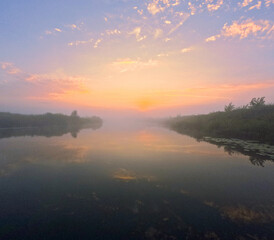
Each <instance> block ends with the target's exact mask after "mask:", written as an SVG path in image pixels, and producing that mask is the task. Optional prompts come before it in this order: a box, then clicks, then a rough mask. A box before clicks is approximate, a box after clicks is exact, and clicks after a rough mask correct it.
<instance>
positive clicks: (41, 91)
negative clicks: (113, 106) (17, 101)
mask: <svg viewBox="0 0 274 240" xmlns="http://www.w3.org/2000/svg"><path fill="white" fill-rule="evenodd" d="M0 65H1V69H2V70H3V71H4V72H5V73H6V74H8V75H10V76H11V77H15V80H16V81H17V82H18V83H25V84H26V85H24V86H25V87H27V88H31V89H32V95H31V96H29V95H26V96H25V97H27V98H30V97H42V98H51V97H52V96H57V95H58V96H61V95H62V96H63V97H64V96H65V95H66V94H72V93H74V94H82V93H85V92H89V88H88V87H87V83H88V82H89V81H90V79H88V78H86V77H83V76H77V75H76V76H70V75H67V74H65V73H64V72H63V71H62V70H58V71H55V72H52V73H44V74H40V73H39V74H38V73H27V72H24V71H22V70H21V69H19V68H17V67H15V66H14V64H13V63H9V62H1V63H0ZM6 84H9V83H8V82H7V83H6ZM13 84H16V83H14V82H13ZM21 90H22V94H24V89H21ZM25 94H26V93H25Z"/></svg>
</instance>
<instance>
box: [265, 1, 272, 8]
mask: <svg viewBox="0 0 274 240" xmlns="http://www.w3.org/2000/svg"><path fill="white" fill-rule="evenodd" d="M271 4H274V0H265V6H266V7H270V5H271Z"/></svg>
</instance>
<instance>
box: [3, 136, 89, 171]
mask: <svg viewBox="0 0 274 240" xmlns="http://www.w3.org/2000/svg"><path fill="white" fill-rule="evenodd" d="M87 150H88V149H87V148H85V147H74V146H70V145H68V146H66V145H62V144H52V143H48V142H43V143H42V142H39V141H27V140H25V141H24V144H22V142H21V141H16V142H13V143H12V144H9V142H6V143H5V142H2V143H1V155H0V159H1V161H0V176H6V175H9V174H11V173H13V172H15V171H17V170H19V169H20V168H23V167H25V166H26V165H28V164H43V165H58V164H67V163H72V162H83V161H84V159H85V156H86V152H87Z"/></svg>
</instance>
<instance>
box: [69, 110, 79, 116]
mask: <svg viewBox="0 0 274 240" xmlns="http://www.w3.org/2000/svg"><path fill="white" fill-rule="evenodd" d="M70 116H71V117H78V113H77V111H76V110H74V111H72V113H71V114H70Z"/></svg>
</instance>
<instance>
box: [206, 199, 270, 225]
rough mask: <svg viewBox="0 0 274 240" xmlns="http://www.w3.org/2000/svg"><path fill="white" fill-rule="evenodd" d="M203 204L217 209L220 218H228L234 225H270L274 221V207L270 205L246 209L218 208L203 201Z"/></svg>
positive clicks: (242, 207) (211, 203) (239, 207)
mask: <svg viewBox="0 0 274 240" xmlns="http://www.w3.org/2000/svg"><path fill="white" fill-rule="evenodd" d="M204 204H205V205H207V206H209V207H213V208H216V209H218V210H219V211H220V213H221V215H222V216H224V217H226V218H229V219H230V220H231V221H233V222H235V223H245V224H251V223H255V224H262V223H270V222H272V221H273V220H274V207H273V206H271V205H266V206H263V205H261V206H254V207H251V208H248V207H246V206H243V205H237V206H218V205H217V204H215V203H214V202H210V201H205V202H204Z"/></svg>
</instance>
